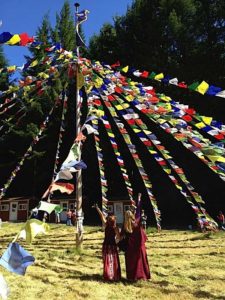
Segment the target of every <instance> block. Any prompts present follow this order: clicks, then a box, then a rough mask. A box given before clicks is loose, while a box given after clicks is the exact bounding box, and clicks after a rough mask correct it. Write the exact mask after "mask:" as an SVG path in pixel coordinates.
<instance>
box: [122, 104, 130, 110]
mask: <svg viewBox="0 0 225 300" xmlns="http://www.w3.org/2000/svg"><path fill="white" fill-rule="evenodd" d="M122 106H123V108H124V109H126V108H128V107H130V105H129V104H128V103H123V104H122Z"/></svg>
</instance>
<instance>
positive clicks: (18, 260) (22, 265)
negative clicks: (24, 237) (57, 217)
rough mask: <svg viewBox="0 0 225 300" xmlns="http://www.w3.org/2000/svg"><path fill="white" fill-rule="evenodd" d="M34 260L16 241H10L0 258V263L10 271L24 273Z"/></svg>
mask: <svg viewBox="0 0 225 300" xmlns="http://www.w3.org/2000/svg"><path fill="white" fill-rule="evenodd" d="M34 261H35V258H34V257H33V256H32V255H30V253H29V252H27V251H26V250H25V249H24V248H23V247H21V246H20V245H19V244H18V243H11V244H9V246H8V248H7V249H6V251H5V252H4V253H3V255H2V257H1V258H0V265H2V266H3V267H4V268H6V269H7V270H8V271H10V272H13V273H16V274H19V275H25V273H26V269H27V267H28V266H30V265H32V264H33V263H34Z"/></svg>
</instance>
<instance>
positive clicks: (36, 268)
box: [0, 223, 225, 300]
mask: <svg viewBox="0 0 225 300" xmlns="http://www.w3.org/2000/svg"><path fill="white" fill-rule="evenodd" d="M21 227H22V224H6V223H4V224H3V226H2V228H0V255H1V254H2V253H3V252H4V251H5V249H6V248H7V245H8V244H9V243H10V242H11V241H12V239H13V238H14V236H15V235H16V234H17V233H18V231H19V230H20V228H21ZM224 237H225V233H224V232H218V233H214V234H210V233H206V234H202V233H199V232H192V231H178V230H163V231H162V232H161V233H157V232H154V230H150V231H149V232H148V242H147V251H148V257H149V264H150V268H151V273H152V279H151V280H150V281H147V282H146V281H139V282H136V283H130V282H127V281H126V279H125V264H124V256H123V254H122V253H121V254H120V260H121V266H122V275H123V280H122V281H121V282H119V283H105V282H103V281H102V259H101V243H102V240H103V232H102V231H101V229H100V228H99V227H90V226H87V227H85V236H84V238H85V240H84V249H83V251H82V253H79V252H77V251H76V249H75V242H74V227H67V226H65V225H51V231H50V232H49V234H48V235H42V236H38V237H36V239H35V241H34V242H33V243H32V244H30V245H28V244H26V243H25V242H22V241H19V243H20V244H21V245H22V246H23V247H24V248H25V249H27V250H28V251H30V253H31V254H32V255H33V256H34V257H35V259H36V261H35V263H34V265H32V266H31V267H28V269H27V273H26V275H25V276H19V275H16V274H14V273H10V272H8V271H7V270H5V269H4V268H3V267H1V266H0V273H2V274H3V275H4V277H5V279H6V281H7V283H8V285H9V286H10V290H11V294H10V297H9V300H13V299H14V300H15V299H16V300H39V299H47V300H55V299H91V300H95V299H96V300H97V299H99V300H100V299H111V300H114V299H115V300H123V299H126V300H132V299H139V300H141V299H157V300H161V299H162V300H165V299H167V300H177V299H182V300H191V299H210V300H212V299H225V241H224Z"/></svg>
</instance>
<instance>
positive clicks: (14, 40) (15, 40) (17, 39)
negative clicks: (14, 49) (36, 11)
mask: <svg viewBox="0 0 225 300" xmlns="http://www.w3.org/2000/svg"><path fill="white" fill-rule="evenodd" d="M20 41H21V39H20V36H19V34H14V35H13V36H12V37H11V39H10V40H8V42H6V44H7V45H16V44H18V43H19V42H20Z"/></svg>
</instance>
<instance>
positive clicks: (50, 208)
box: [37, 201, 61, 214]
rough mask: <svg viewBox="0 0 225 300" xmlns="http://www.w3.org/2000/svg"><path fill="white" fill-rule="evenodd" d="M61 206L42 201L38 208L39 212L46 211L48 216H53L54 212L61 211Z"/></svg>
mask: <svg viewBox="0 0 225 300" xmlns="http://www.w3.org/2000/svg"><path fill="white" fill-rule="evenodd" d="M60 208H61V207H60V205H58V204H53V203H49V202H46V201H40V202H39V205H38V207H37V209H38V210H43V211H46V212H47V213H48V214H51V213H52V212H53V211H54V210H60Z"/></svg>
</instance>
